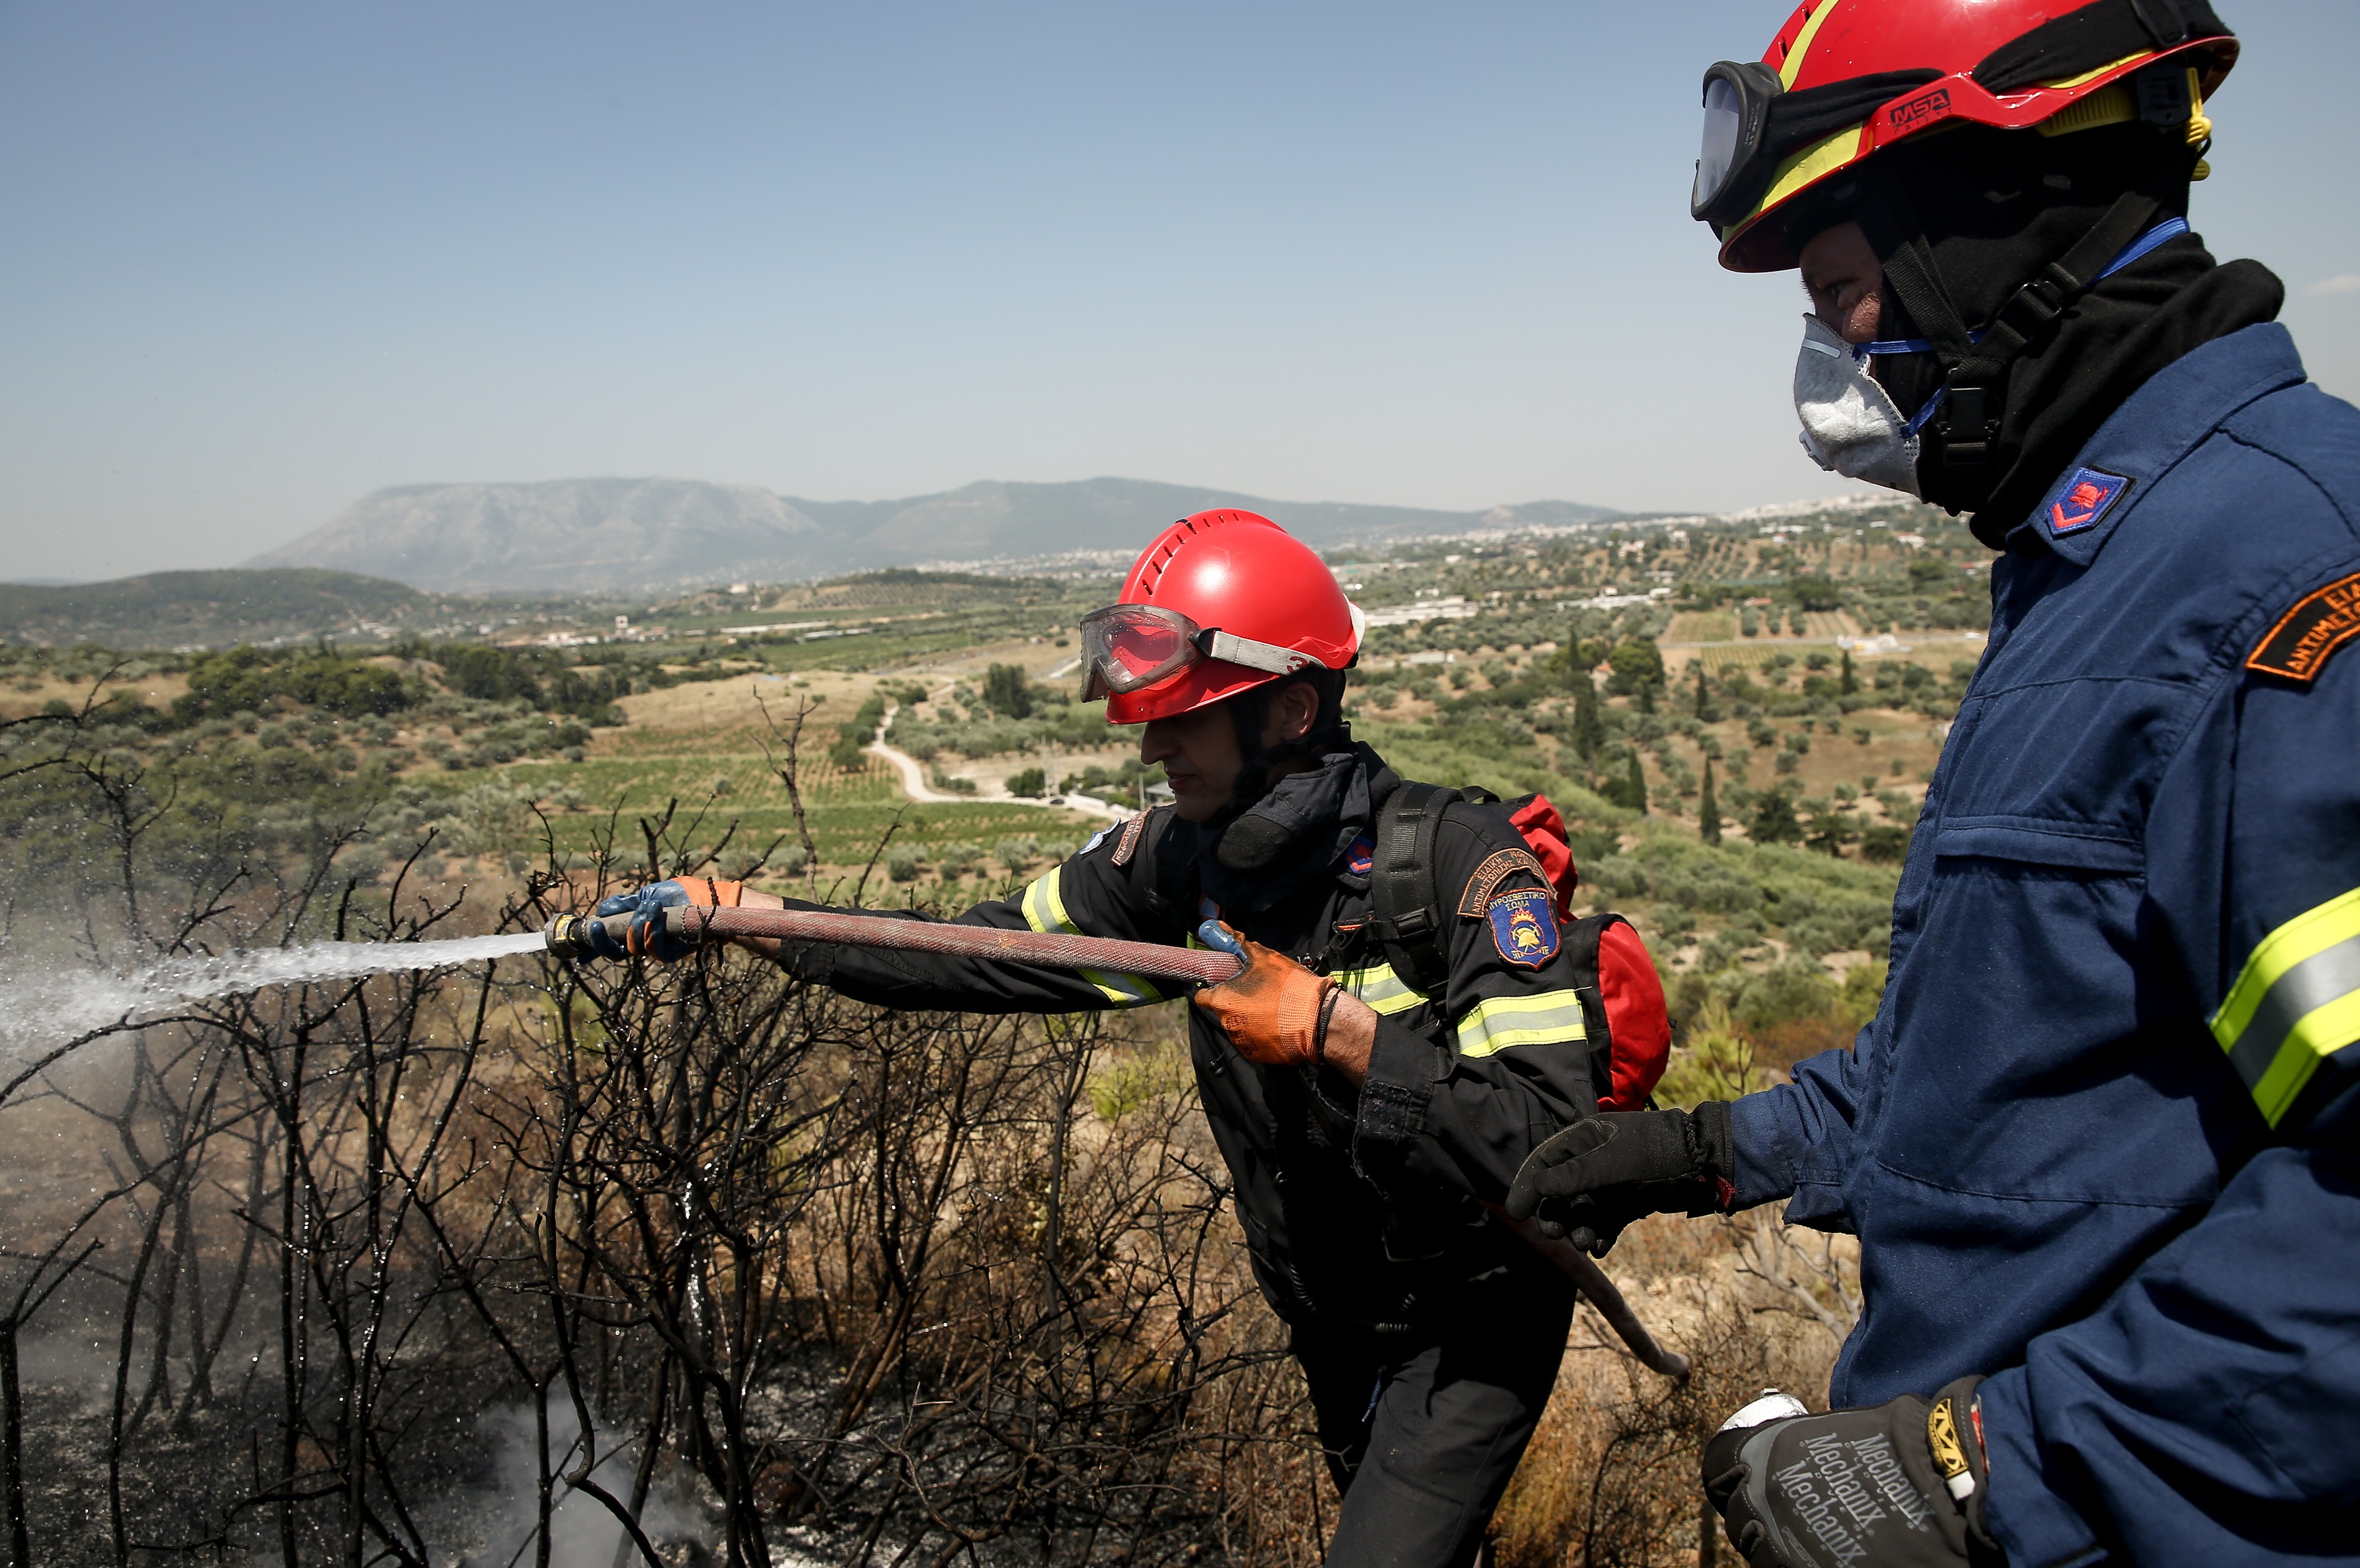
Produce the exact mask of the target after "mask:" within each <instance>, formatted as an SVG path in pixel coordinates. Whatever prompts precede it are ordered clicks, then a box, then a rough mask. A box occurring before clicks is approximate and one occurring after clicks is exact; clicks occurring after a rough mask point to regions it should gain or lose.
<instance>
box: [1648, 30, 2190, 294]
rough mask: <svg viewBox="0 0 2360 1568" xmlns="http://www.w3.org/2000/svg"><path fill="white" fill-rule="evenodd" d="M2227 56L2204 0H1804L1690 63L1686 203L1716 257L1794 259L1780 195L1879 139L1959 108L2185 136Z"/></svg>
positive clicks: (2073, 126)
mask: <svg viewBox="0 0 2360 1568" xmlns="http://www.w3.org/2000/svg"><path fill="white" fill-rule="evenodd" d="M2236 59H2237V41H2236V39H2235V38H2234V37H2232V36H2231V35H2230V33H2229V30H2228V28H2226V27H2223V26H2222V25H2221V21H2220V18H2219V17H2217V16H2213V14H2212V6H2211V5H2209V4H2208V3H2207V0H2096V3H2095V4H2093V5H2081V6H2079V7H2062V8H2060V6H2059V5H2057V4H2056V3H2055V0H1803V4H1801V5H1797V7H1796V8H1795V14H1794V15H1793V16H1789V17H1787V18H1786V26H1785V27H1781V28H1779V29H1778V36H1777V37H1776V38H1774V39H1772V40H1771V43H1770V48H1769V49H1768V51H1767V52H1765V54H1764V55H1763V57H1762V62H1761V63H1760V64H1759V65H1755V64H1751V63H1739V62H1734V61H1729V60H1723V61H1722V62H1721V64H1719V65H1716V66H1714V67H1713V68H1712V69H1711V70H1710V71H1707V72H1706V73H1705V79H1704V111H1705V130H1704V147H1703V150H1702V153H1701V156H1699V158H1698V159H1697V171H1696V186H1695V189H1694V191H1692V192H1691V194H1690V196H1689V211H1690V212H1691V213H1692V214H1693V215H1694V216H1695V217H1696V218H1697V219H1698V220H1699V222H1703V223H1710V224H1711V225H1712V226H1713V229H1714V232H1715V233H1716V234H1719V236H1720V238H1721V265H1722V266H1723V267H1728V268H1729V269H1730V270H1731V271H1732V272H1775V271H1778V270H1780V269H1782V268H1785V267H1793V266H1794V265H1795V256H1794V254H1793V252H1792V250H1791V249H1790V248H1789V246H1788V244H1787V240H1786V223H1785V222H1784V221H1783V219H1784V217H1785V215H1786V209H1788V208H1789V205H1790V203H1792V202H1793V201H1795V200H1796V198H1797V197H1798V196H1800V195H1802V194H1803V193H1804V192H1805V191H1809V190H1812V189H1814V188H1817V187H1819V186H1821V185H1822V184H1823V183H1824V182H1825V181H1827V180H1830V178H1831V177H1833V176H1835V175H1837V174H1839V173H1840V172H1841V171H1842V170H1844V169H1850V168H1852V166H1853V165H1855V164H1858V163H1860V162H1862V161H1863V160H1864V159H1866V158H1869V157H1870V156H1871V155H1872V154H1874V153H1875V152H1876V151H1878V150H1879V149H1880V148H1883V147H1890V146H1892V145H1893V144H1894V143H1896V142H1897V141H1900V140H1902V139H1903V138H1904V137H1907V136H1917V135H1918V134H1920V133H1922V132H1925V131H1928V130H1932V129H1933V128H1935V127H1936V126H1938V125H1939V126H1947V125H1951V124H1954V123H1958V122H1972V123H1973V124H1976V125H1992V126H1995V127H1997V128H1999V129H2002V130H2024V129H2027V128H2031V127H2034V126H2038V127H2039V129H2040V130H2041V132H2042V133H2043V134H2045V135H2049V136H2057V135H2061V134H2064V133H2066V132H2069V131H2081V130H2089V129H2092V128H2093V127H2095V126H2098V125H2114V124H2117V123H2120V122H2123V121H2129V120H2140V119H2143V120H2147V121H2148V122H2150V123H2152V124H2155V125H2164V126H2169V125H2186V126H2187V134H2188V139H2189V141H2190V143H2191V145H2194V144H2197V143H2200V142H2201V141H2202V140H2203V139H2204V138H2205V137H2207V136H2210V134H2211V129H2212V126H2211V123H2210V122H2209V121H2207V120H2206V119H2205V118H2204V111H2203V101H2204V99H2205V98H2206V97H2208V96H2210V95H2211V94H2212V92H2213V91H2214V90H2215V89H2216V88H2218V87H2219V86H2220V85H2221V82H2222V80H2223V78H2224V77H2226V76H2227V75H2228V74H2229V68H2230V67H2231V66H2232V65H2234V64H2235V63H2236ZM2161 61H2169V62H2170V63H2169V65H2168V66H2165V67H2164V68H2163V69H2160V70H2149V69H2148V68H2149V67H2153V66H2156V65H2157V64H2158V62H2161ZM2200 178H2201V174H2200Z"/></svg>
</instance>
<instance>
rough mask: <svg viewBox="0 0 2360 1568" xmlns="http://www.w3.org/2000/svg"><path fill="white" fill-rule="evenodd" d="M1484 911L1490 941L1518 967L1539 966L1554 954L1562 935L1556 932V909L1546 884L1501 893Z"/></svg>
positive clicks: (1533, 967) (1535, 967)
mask: <svg viewBox="0 0 2360 1568" xmlns="http://www.w3.org/2000/svg"><path fill="white" fill-rule="evenodd" d="M1483 913H1484V915H1485V916H1486V917H1487V918H1488V919H1489V920H1491V944H1492V945H1493V946H1495V947H1497V948H1498V949H1499V950H1500V956H1501V957H1502V958H1504V959H1506V960H1507V961H1508V962H1509V963H1511V964H1515V965H1516V966H1517V967H1518V968H1520V969H1538V968H1539V967H1540V966H1541V965H1542V964H1546V963H1547V962H1548V961H1549V960H1550V959H1552V958H1555V957H1556V956H1557V948H1558V946H1559V945H1560V944H1561V943H1562V942H1563V940H1564V939H1563V938H1562V937H1560V936H1559V935H1558V934H1557V911H1556V910H1555V909H1551V908H1550V907H1549V895H1548V892H1547V890H1546V888H1541V887H1519V888H1517V889H1516V890H1515V891H1514V892H1513V893H1502V894H1501V895H1500V896H1499V897H1498V898H1494V899H1492V900H1491V904H1490V906H1489V907H1487V908H1486V909H1484V911H1483Z"/></svg>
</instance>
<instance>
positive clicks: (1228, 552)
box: [1082, 511, 1363, 724]
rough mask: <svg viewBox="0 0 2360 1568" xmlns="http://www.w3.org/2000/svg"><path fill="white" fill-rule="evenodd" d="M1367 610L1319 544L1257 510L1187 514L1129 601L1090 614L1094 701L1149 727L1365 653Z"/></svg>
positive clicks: (1130, 585) (1132, 585) (1085, 682)
mask: <svg viewBox="0 0 2360 1568" xmlns="http://www.w3.org/2000/svg"><path fill="white" fill-rule="evenodd" d="M1362 624H1363V623H1362V620H1361V616H1360V609H1359V607H1358V606H1357V605H1355V604H1351V603H1349V601H1347V600H1346V599H1345V597H1344V591H1343V590H1342V589H1340V588H1338V587H1337V586H1336V574H1335V573H1334V572H1330V571H1328V570H1327V562H1326V561H1321V560H1320V559H1319V557H1318V554H1317V552H1316V551H1314V550H1312V549H1311V547H1310V546H1309V545H1306V544H1305V543H1304V542H1303V541H1302V540H1300V539H1296V538H1295V536H1294V535H1292V534H1290V533H1288V532H1287V531H1286V530H1285V529H1284V528H1280V527H1279V526H1278V525H1277V524H1276V523H1273V522H1272V521H1271V520H1270V519H1269V518H1268V517H1257V516H1255V515H1254V514H1253V513H1251V512H1237V511H1218V512H1198V513H1197V514H1196V516H1194V517H1183V518H1181V519H1180V520H1179V521H1178V522H1176V523H1175V524H1173V525H1172V526H1171V527H1170V528H1166V529H1164V532H1163V533H1162V534H1160V535H1158V536H1157V537H1156V539H1155V542H1154V543H1153V544H1151V545H1149V546H1148V547H1147V548H1146V549H1145V550H1142V551H1141V552H1140V557H1139V559H1138V560H1137V561H1134V562H1132V564H1131V575H1130V576H1128V577H1126V578H1124V579H1123V583H1122V598H1121V601H1120V603H1118V604H1109V605H1108V606H1107V607H1106V608H1105V609H1103V610H1094V611H1092V612H1091V613H1090V614H1088V615H1085V616H1083V617H1082V662H1083V675H1082V700H1083V701H1084V702H1094V701H1096V700H1097V699H1098V698H1100V697H1104V698H1106V700H1107V722H1108V723H1109V724H1144V723H1146V722H1147V721H1148V720H1150V719H1168V718H1170V717H1172V716H1173V715H1174V714H1175V713H1187V712H1189V711H1190V710H1192V709H1195V708H1201V707H1204V706H1206V705H1207V703H1211V702H1220V701H1221V700H1223V699H1224V698H1228V697H1234V696H1236V695H1237V694H1238V693H1239V692H1240V691H1247V690H1249V689H1250V688H1252V687H1255V686H1261V685H1263V684H1266V683H1267V682H1269V681H1276V680H1279V679H1281V678H1283V677H1284V676H1287V675H1292V674H1294V673H1295V671H1297V670H1309V669H1319V670H1342V669H1344V668H1345V667H1346V666H1348V665H1349V664H1350V663H1351V662H1352V661H1353V660H1354V659H1357V658H1359V657H1360V628H1361V626H1362Z"/></svg>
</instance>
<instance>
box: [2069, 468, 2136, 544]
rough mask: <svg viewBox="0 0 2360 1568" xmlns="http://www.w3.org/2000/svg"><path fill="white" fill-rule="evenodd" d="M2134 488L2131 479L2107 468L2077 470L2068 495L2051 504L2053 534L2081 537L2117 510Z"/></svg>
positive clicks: (2070, 483) (2070, 482)
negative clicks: (2116, 506) (2127, 493)
mask: <svg viewBox="0 0 2360 1568" xmlns="http://www.w3.org/2000/svg"><path fill="white" fill-rule="evenodd" d="M2130 487H2131V482H2130V480H2129V478H2128V477H2126V476H2125V475H2124V474H2109V473H2107V472H2106V471H2105V470H2104V469H2103V468H2077V469H2075V470H2074V471H2073V477H2072V478H2070V479H2069V480H2067V481H2066V482H2065V491H2064V494H2062V495H2059V496H2058V497H2057V499H2055V500H2054V501H2051V502H2050V503H2049V532H2050V533H2051V534H2071V533H2079V532H2081V530H2082V529H2083V528H2088V527H2089V526H2090V525H2091V524H2092V523H2094V522H2096V521H2097V520H2098V519H2099V518H2100V517H2104V516H2105V515H2106V514H2107V513H2108V512H2109V511H2111V510H2113V509H2114V503H2115V502H2117V501H2119V500H2121V499H2122V498H2123V492H2124V491H2125V490H2127V489H2129V488H2130Z"/></svg>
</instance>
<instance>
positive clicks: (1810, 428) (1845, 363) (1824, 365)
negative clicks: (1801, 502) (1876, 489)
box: [1795, 316, 1917, 495]
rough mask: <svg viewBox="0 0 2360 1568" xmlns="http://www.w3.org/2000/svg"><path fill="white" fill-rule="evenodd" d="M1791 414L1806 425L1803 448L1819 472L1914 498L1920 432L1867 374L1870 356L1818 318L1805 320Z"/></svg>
mask: <svg viewBox="0 0 2360 1568" xmlns="http://www.w3.org/2000/svg"><path fill="white" fill-rule="evenodd" d="M1795 414H1796V417H1797V418H1798V419H1801V420H1802V421H1803V430H1802V441H1803V450H1804V451H1805V452H1809V453H1810V454H1811V461H1812V462H1814V463H1818V464H1819V466H1820V467H1821V468H1824V469H1826V470H1828V471H1829V472H1830V473H1831V474H1843V475H1845V476H1846V477H1848V478H1852V479H1864V480H1866V481H1867V482H1868V483H1870V484H1871V485H1884V486H1885V488H1886V489H1888V490H1899V491H1903V492H1906V493H1907V494H1908V495H1916V494H1917V426H1916V425H1915V424H1914V423H1912V422H1911V421H1910V420H1908V419H1904V418H1902V416H1901V410H1900V409H1899V408H1896V407H1894V403H1893V399H1892V398H1891V397H1886V396H1885V388H1884V387H1880V386H1878V385H1877V384H1876V377H1875V376H1871V375H1870V374H1869V373H1868V359H1867V356H1865V355H1863V354H1856V353H1854V352H1853V349H1852V344H1850V343H1846V342H1844V341H1843V339H1842V338H1841V337H1840V336H1838V335H1837V334H1836V332H1835V331H1834V329H1832V328H1830V326H1829V325H1828V324H1827V323H1826V322H1825V321H1820V320H1819V318H1818V317H1817V316H1805V317H1804V318H1803V348H1802V352H1801V353H1800V354H1797V355H1796V356H1795Z"/></svg>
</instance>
